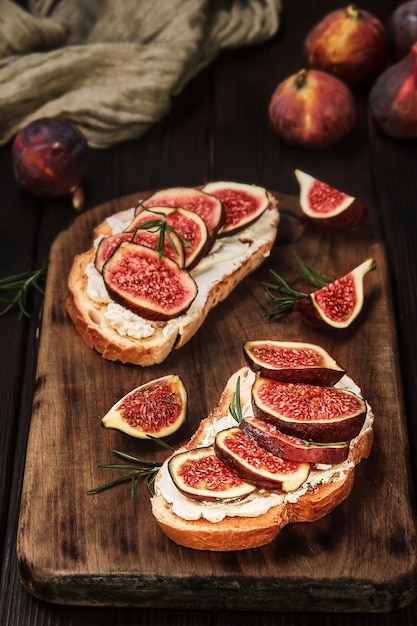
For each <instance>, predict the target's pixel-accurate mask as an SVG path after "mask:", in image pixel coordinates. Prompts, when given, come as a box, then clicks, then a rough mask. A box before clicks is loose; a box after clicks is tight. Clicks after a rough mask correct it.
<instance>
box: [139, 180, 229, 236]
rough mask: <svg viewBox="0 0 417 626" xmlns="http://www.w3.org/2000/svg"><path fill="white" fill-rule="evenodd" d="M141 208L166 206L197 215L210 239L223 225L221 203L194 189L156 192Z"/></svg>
mask: <svg viewBox="0 0 417 626" xmlns="http://www.w3.org/2000/svg"><path fill="white" fill-rule="evenodd" d="M141 204H142V206H143V207H146V208H148V209H149V208H152V207H155V206H156V207H158V206H167V207H175V208H183V209H187V210H188V211H192V212H194V213H197V215H199V216H200V217H202V218H203V220H204V222H205V224H206V226H207V230H208V233H209V237H210V239H212V240H213V241H214V239H215V237H216V234H217V232H218V230H219V229H220V227H221V226H222V225H223V223H224V219H225V213H224V208H223V205H222V203H221V202H220V200H219V199H218V198H216V197H215V196H213V195H211V194H208V193H205V192H204V191H202V190H201V189H195V188H194V187H171V188H168V189H160V190H159V191H156V192H155V193H153V194H152V195H151V196H149V197H148V198H145V200H144V201H143V202H142V203H141Z"/></svg>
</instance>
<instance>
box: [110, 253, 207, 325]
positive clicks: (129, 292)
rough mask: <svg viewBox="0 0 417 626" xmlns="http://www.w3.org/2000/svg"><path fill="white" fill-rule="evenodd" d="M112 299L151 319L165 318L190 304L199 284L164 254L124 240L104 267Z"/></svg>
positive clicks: (182, 311)
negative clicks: (160, 254) (160, 255)
mask: <svg viewBox="0 0 417 626" xmlns="http://www.w3.org/2000/svg"><path fill="white" fill-rule="evenodd" d="M102 275H103V280H104V284H105V285H106V288H107V291H108V292H109V295H110V296H111V298H113V300H114V301H115V302H117V303H119V304H120V305H121V306H124V307H125V308H127V309H130V310H131V311H133V312H134V313H136V314H137V315H140V316H142V317H144V318H145V319H148V320H153V321H166V320H169V319H172V318H174V317H178V316H179V315H181V314H182V313H184V312H185V311H187V309H188V308H189V307H190V306H191V303H192V302H193V300H194V298H195V297H196V295H197V285H196V283H195V281H194V279H193V278H192V276H191V275H190V273H189V272H188V271H187V270H185V269H182V268H180V267H178V265H177V264H176V263H175V262H174V261H172V260H171V259H168V258H167V257H165V256H162V257H161V258H160V257H159V254H158V252H157V251H156V250H151V248H148V247H146V246H142V245H140V244H137V243H133V242H130V241H124V242H123V243H121V244H120V245H119V246H118V247H117V248H116V250H115V251H114V253H113V254H112V256H111V257H110V258H109V259H108V261H106V263H105V264H104V266H103V273H102Z"/></svg>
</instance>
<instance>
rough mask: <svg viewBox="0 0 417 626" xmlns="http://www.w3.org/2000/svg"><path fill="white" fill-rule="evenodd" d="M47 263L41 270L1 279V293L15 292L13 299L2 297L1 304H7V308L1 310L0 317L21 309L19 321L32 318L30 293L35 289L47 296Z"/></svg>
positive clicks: (0, 298)
mask: <svg viewBox="0 0 417 626" xmlns="http://www.w3.org/2000/svg"><path fill="white" fill-rule="evenodd" d="M46 269H47V262H46V261H45V262H44V263H43V264H42V266H41V267H40V268H39V269H35V270H29V271H27V272H22V273H21V274H14V275H13V276H8V277H5V278H1V279H0V292H6V291H15V292H16V294H15V295H14V296H13V297H12V298H3V297H0V302H5V303H6V306H5V307H4V308H3V309H1V310H0V316H2V315H5V314H6V313H9V311H12V310H13V309H14V308H16V307H17V308H18V309H19V320H20V319H22V317H24V316H25V317H30V313H29V311H28V310H27V299H28V295H29V292H30V291H31V290H32V289H35V290H36V291H38V292H39V293H41V294H42V295H45V291H44V286H45V279H46Z"/></svg>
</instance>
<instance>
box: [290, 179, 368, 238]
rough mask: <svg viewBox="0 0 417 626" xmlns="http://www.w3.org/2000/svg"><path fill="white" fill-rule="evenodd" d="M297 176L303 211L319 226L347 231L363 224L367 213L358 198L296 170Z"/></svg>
mask: <svg viewBox="0 0 417 626" xmlns="http://www.w3.org/2000/svg"><path fill="white" fill-rule="evenodd" d="M295 175H296V177H297V180H298V182H299V184H300V206H301V210H302V211H303V213H304V215H305V216H306V217H308V218H309V219H310V220H313V221H314V222H315V223H316V224H317V225H320V226H326V227H329V228H335V229H345V228H353V227H355V226H357V225H358V224H360V223H361V222H362V220H363V219H364V217H365V214H366V211H365V208H364V206H363V204H361V203H360V202H359V201H358V200H356V198H354V197H353V196H349V195H348V194H346V193H344V192H342V191H339V190H338V189H336V188H335V187H331V186H330V185H328V184H327V183H324V182H323V181H321V180H318V179H317V178H314V177H313V176H311V175H310V174H307V173H306V172H302V171H301V170H295Z"/></svg>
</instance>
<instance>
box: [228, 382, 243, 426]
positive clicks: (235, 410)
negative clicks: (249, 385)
mask: <svg viewBox="0 0 417 626" xmlns="http://www.w3.org/2000/svg"><path fill="white" fill-rule="evenodd" d="M229 412H230V415H231V416H232V417H233V419H234V420H235V421H236V422H237V423H238V424H240V422H241V421H242V419H243V415H242V405H241V404H240V376H238V378H237V381H236V389H235V391H234V393H233V396H232V401H231V403H230V404H229Z"/></svg>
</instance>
